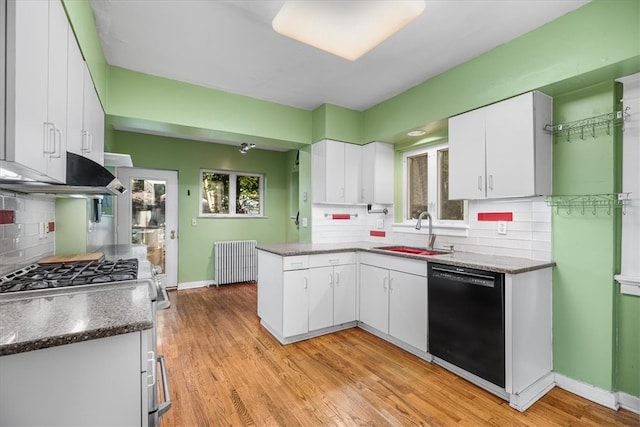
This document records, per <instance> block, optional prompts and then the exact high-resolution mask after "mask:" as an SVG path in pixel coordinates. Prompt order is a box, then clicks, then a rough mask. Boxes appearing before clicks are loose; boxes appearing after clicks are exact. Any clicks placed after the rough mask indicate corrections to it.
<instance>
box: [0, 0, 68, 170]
mask: <svg viewBox="0 0 640 427" xmlns="http://www.w3.org/2000/svg"><path fill="white" fill-rule="evenodd" d="M68 32H69V23H68V20H67V16H66V14H65V12H64V8H63V6H62V3H61V2H60V1H59V0H50V1H16V0H9V1H8V2H7V40H6V42H7V51H6V60H7V61H6V81H7V84H6V139H5V147H4V149H5V150H4V160H6V161H8V162H12V163H13V166H15V167H14V168H13V169H15V171H16V172H18V173H21V174H24V175H27V176H29V177H31V178H35V179H40V180H43V181H52V182H64V181H65V179H66V155H65V153H66V126H67V118H66V114H67V105H66V97H67V34H68Z"/></svg>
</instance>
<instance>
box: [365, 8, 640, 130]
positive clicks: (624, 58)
mask: <svg viewBox="0 0 640 427" xmlns="http://www.w3.org/2000/svg"><path fill="white" fill-rule="evenodd" d="M638 28H640V1H638V0H594V1H592V2H591V3H589V4H587V5H585V6H583V7H581V8H579V9H576V10H575V11H573V12H571V13H569V14H567V15H564V16H562V17H560V18H558V19H556V20H555V21H552V22H550V23H548V24H546V25H544V26H542V27H540V28H538V29H536V30H534V31H531V32H529V33H527V34H525V35H523V36H521V37H519V38H517V39H515V40H513V41H511V42H509V43H505V44H503V45H501V46H498V47H497V48H495V49H493V50H491V51H489V52H487V53H485V54H483V55H480V56H478V57H476V58H475V59H472V60H470V61H467V62H465V63H464V64H462V65H459V66H458V67H455V68H453V69H451V70H449V71H446V72H445V73H442V74H440V75H438V76H436V77H434V78H432V79H429V80H427V81H425V82H423V83H421V84H419V85H417V86H415V87H413V88H411V89H409V90H408V91H406V92H404V93H402V94H399V95H397V96H395V97H393V98H390V99H388V100H386V101H384V102H382V103H380V104H379V105H376V106H374V107H372V108H370V109H368V110H366V111H365V112H364V117H363V120H364V137H363V138H364V140H365V141H374V140H381V141H387V140H397V139H398V138H403V135H404V132H406V131H407V130H408V129H413V128H415V127H420V126H423V125H426V124H430V123H432V122H435V121H438V120H440V119H443V118H446V117H450V116H453V115H456V114H460V113H462V112H465V111H468V110H473V109H475V108H478V107H481V106H483V105H487V104H491V103H494V102H496V101H499V100H502V99H505V98H509V97H512V96H514V95H518V94H520V93H524V92H528V91H530V90H533V89H539V88H543V87H546V86H550V87H549V88H550V89H553V92H551V91H549V90H545V92H547V93H549V94H550V95H555V94H557V93H562V92H564V91H566V90H567V88H569V87H572V86H575V85H576V83H577V84H578V85H580V86H581V87H584V86H586V85H588V84H590V83H589V82H588V81H587V80H591V83H596V82H600V81H603V80H606V79H613V78H617V77H621V76H624V75H628V74H632V73H635V72H638V71H640V57H639V55H640V48H639V45H640V35H639V32H638ZM597 70H602V71H603V72H598V73H596V72H595V71H597ZM590 73H593V74H590ZM577 76H580V78H579V80H572V79H573V78H574V77H577ZM587 77H588V79H587Z"/></svg>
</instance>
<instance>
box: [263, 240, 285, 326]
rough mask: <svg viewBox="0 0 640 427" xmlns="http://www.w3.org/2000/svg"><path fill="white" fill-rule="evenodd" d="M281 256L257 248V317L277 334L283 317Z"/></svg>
mask: <svg viewBox="0 0 640 427" xmlns="http://www.w3.org/2000/svg"><path fill="white" fill-rule="evenodd" d="M283 281H284V276H283V265H282V257H281V256H279V255H276V254H273V253H270V252H266V251H262V250H258V317H260V320H261V322H262V323H264V324H266V325H267V326H268V327H269V328H271V329H272V330H273V331H274V332H276V333H277V334H278V335H279V336H282V318H283Z"/></svg>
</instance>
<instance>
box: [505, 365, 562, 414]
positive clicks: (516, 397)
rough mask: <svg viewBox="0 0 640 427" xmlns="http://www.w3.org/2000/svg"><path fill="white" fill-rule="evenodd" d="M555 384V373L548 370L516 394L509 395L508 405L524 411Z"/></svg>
mask: <svg viewBox="0 0 640 427" xmlns="http://www.w3.org/2000/svg"><path fill="white" fill-rule="evenodd" d="M554 386H555V375H554V374H553V373H552V372H549V373H548V374H547V375H545V376H543V377H541V378H540V379H539V380H538V381H536V382H535V383H533V384H531V385H530V386H529V387H527V388H525V389H524V390H522V391H521V392H520V393H518V394H512V395H510V396H509V405H510V406H511V407H512V408H514V409H517V410H518V411H520V412H524V411H526V410H527V409H529V407H531V405H533V404H534V403H536V402H537V401H538V400H540V398H541V397H542V396H544V395H545V394H547V392H548V391H549V390H551V389H552V388H553V387H554Z"/></svg>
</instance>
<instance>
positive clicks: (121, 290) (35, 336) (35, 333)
mask: <svg viewBox="0 0 640 427" xmlns="http://www.w3.org/2000/svg"><path fill="white" fill-rule="evenodd" d="M152 327H153V315H152V313H151V302H150V297H149V285H148V284H147V283H146V282H143V283H135V282H127V283H125V282H121V283H116V284H105V285H97V286H95V287H89V288H84V289H83V290H75V291H62V292H60V291H57V292H50V291H42V293H38V295H36V296H34V295H33V294H31V295H29V296H24V297H21V296H20V295H19V294H17V295H11V296H8V297H3V299H1V300H0V356H6V355H10V354H16V353H22V352H26V351H32V350H39V349H43V348H48V347H54V346H58V345H64V344H71V343H75V342H80V341H87V340H92V339H96V338H104V337H108V336H112V335H119V334H126V333H129V332H137V331H141V330H144V329H150V328H152Z"/></svg>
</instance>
